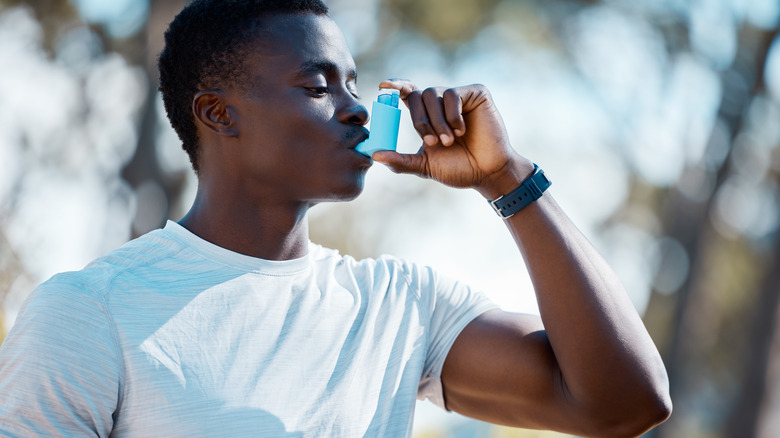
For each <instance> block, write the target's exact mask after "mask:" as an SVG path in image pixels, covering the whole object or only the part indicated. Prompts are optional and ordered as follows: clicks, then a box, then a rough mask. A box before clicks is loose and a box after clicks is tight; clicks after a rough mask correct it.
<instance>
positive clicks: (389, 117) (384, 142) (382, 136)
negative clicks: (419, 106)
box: [355, 88, 401, 157]
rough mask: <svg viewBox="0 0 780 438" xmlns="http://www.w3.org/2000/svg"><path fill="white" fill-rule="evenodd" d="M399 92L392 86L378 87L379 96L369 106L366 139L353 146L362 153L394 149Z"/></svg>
mask: <svg viewBox="0 0 780 438" xmlns="http://www.w3.org/2000/svg"><path fill="white" fill-rule="evenodd" d="M399 100H400V93H399V91H398V90H395V89H392V88H380V89H379V97H377V99H376V102H374V103H373V105H372V106H371V130H370V132H369V133H368V139H367V140H366V141H364V142H362V143H360V144H359V145H357V147H356V148H355V150H357V151H358V152H360V153H361V154H363V155H367V156H369V157H370V156H371V155H372V154H373V153H374V152H376V151H394V150H395V148H396V145H397V144H398V127H399V126H400V124H401V110H400V109H398V101H399Z"/></svg>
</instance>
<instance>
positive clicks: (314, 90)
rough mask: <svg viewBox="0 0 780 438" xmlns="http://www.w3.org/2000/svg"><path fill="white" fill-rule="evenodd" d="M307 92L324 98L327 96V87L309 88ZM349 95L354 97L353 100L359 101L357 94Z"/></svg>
mask: <svg viewBox="0 0 780 438" xmlns="http://www.w3.org/2000/svg"><path fill="white" fill-rule="evenodd" d="M309 91H311V92H312V93H314V94H317V95H319V96H324V95H326V94H328V87H311V88H309ZM350 94H352V97H354V98H355V99H358V100H359V99H360V96H358V94H357V93H350Z"/></svg>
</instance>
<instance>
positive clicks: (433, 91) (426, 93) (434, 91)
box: [422, 87, 439, 99]
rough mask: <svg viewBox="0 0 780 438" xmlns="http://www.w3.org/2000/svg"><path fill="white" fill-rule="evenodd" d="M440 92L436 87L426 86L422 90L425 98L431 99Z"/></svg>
mask: <svg viewBox="0 0 780 438" xmlns="http://www.w3.org/2000/svg"><path fill="white" fill-rule="evenodd" d="M438 94H439V92H438V90H437V89H436V88H434V87H431V88H426V89H425V90H423V92H422V97H423V99H431V98H435V97H437V96H438Z"/></svg>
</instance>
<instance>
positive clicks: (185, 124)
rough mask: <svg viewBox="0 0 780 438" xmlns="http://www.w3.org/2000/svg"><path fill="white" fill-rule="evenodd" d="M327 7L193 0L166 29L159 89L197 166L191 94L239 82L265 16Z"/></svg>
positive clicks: (282, 0)
mask: <svg viewBox="0 0 780 438" xmlns="http://www.w3.org/2000/svg"><path fill="white" fill-rule="evenodd" d="M307 12H311V13H314V14H317V15H325V14H327V13H328V7H327V6H325V4H324V3H323V2H322V1H321V0H194V1H193V2H191V3H190V4H189V5H187V6H186V7H185V8H184V9H183V10H182V11H181V12H179V14H178V15H177V16H176V18H174V19H173V21H172V22H171V24H170V25H169V26H168V30H167V31H166V32H165V47H164V48H163V51H162V53H160V57H159V59H158V63H157V65H158V67H159V69H160V92H161V93H162V98H163V103H164V104H165V111H166V113H167V114H168V119H169V120H170V121H171V125H172V126H173V129H174V130H176V133H177V134H178V135H179V138H180V139H181V141H182V148H183V149H184V150H185V151H186V152H187V154H188V155H189V157H190V162H191V163H192V167H193V169H194V170H195V172H197V171H198V133H197V128H196V127H195V121H194V116H193V114H192V99H193V98H194V97H195V95H196V94H197V93H198V92H199V91H202V90H207V89H212V88H216V87H219V86H241V85H243V83H244V82H245V81H246V79H247V74H246V70H247V69H246V68H245V64H244V60H245V59H246V58H247V56H246V53H247V50H249V48H250V45H251V43H253V42H254V41H255V39H256V38H258V37H259V36H260V31H261V22H262V19H263V18H265V17H268V16H270V15H272V14H301V13H307Z"/></svg>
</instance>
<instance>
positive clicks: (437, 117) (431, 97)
mask: <svg viewBox="0 0 780 438" xmlns="http://www.w3.org/2000/svg"><path fill="white" fill-rule="evenodd" d="M422 100H423V103H424V104H425V112H426V113H427V114H428V121H429V123H430V124H431V126H432V127H433V129H434V131H436V135H437V136H438V137H439V139H440V140H441V144H443V145H444V146H450V145H452V143H453V142H454V141H455V135H454V134H453V133H452V130H451V129H450V126H449V124H448V123H447V119H446V118H445V116H444V104H443V99H442V95H441V91H440V89H438V88H427V89H425V91H423V92H422Z"/></svg>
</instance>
